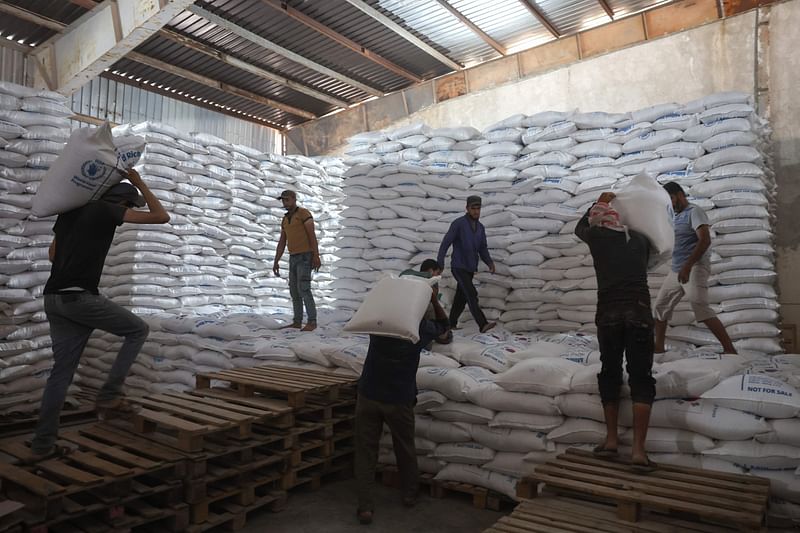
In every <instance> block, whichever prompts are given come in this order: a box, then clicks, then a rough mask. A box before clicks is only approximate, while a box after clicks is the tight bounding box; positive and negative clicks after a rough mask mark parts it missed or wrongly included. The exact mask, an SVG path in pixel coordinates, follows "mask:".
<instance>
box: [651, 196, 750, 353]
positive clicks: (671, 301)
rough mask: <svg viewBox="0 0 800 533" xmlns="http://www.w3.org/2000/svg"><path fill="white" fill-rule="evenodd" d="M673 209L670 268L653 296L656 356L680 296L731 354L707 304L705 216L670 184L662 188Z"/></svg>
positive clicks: (728, 340) (732, 350) (708, 272)
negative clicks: (672, 245)
mask: <svg viewBox="0 0 800 533" xmlns="http://www.w3.org/2000/svg"><path fill="white" fill-rule="evenodd" d="M664 190H665V191H667V193H669V197H670V200H672V208H673V209H674V210H675V218H674V228H675V248H674V250H673V252H672V269H671V270H670V273H669V275H668V276H667V278H666V279H665V280H664V283H663V285H661V290H659V291H658V296H656V303H655V306H654V309H653V314H654V315H655V317H656V327H655V329H656V341H655V343H656V344H655V351H656V353H663V352H665V351H666V346H665V344H664V341H665V337H666V333H667V322H669V319H670V318H672V311H673V310H674V309H675V306H677V305H678V303H679V302H680V301H681V298H683V295H684V294H686V295H687V296H688V298H689V303H690V304H691V305H692V312H693V313H694V318H695V320H697V321H698V322H702V323H703V324H705V325H706V327H707V328H708V329H709V330H711V333H713V334H714V336H715V337H716V338H717V340H719V342H720V344H722V350H723V352H724V353H729V354H735V353H736V348H734V347H733V343H732V342H731V338H730V337H729V336H728V332H727V331H726V330H725V326H723V325H722V322H720V320H719V318H717V314H716V313H715V312H714V310H713V309H711V306H709V305H708V277H709V276H710V275H711V259H710V257H709V255H710V254H709V252H708V248H709V246H711V233H710V230H709V222H708V216H707V215H706V213H705V211H703V210H702V209H701V208H700V207H698V206H696V205H694V204H692V203H690V202H689V200H688V199H687V198H686V193H685V192H684V191H683V188H682V187H681V186H680V185H678V184H677V183H675V182H674V181H671V182H669V183H666V184H665V185H664Z"/></svg>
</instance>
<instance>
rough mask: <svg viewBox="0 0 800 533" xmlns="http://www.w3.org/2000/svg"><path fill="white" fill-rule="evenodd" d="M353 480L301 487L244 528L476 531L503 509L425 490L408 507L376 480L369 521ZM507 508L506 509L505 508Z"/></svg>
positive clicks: (333, 532)
mask: <svg viewBox="0 0 800 533" xmlns="http://www.w3.org/2000/svg"><path fill="white" fill-rule="evenodd" d="M354 488H355V482H354V481H353V480H346V481H338V482H332V483H329V484H326V485H323V486H322V488H320V489H317V490H315V491H311V490H300V491H299V492H292V493H290V494H289V503H288V506H287V508H286V510H285V511H282V512H279V513H270V512H269V511H263V512H259V513H255V514H253V515H252V518H251V519H250V520H248V523H247V526H246V527H245V528H244V529H242V530H240V531H242V532H248V533H257V532H258V533H262V532H264V531H269V532H270V533H322V532H324V533H349V532H360V533H366V532H368V531H375V532H378V531H380V532H381V533H384V532H386V533H391V532H397V533H401V532H402V533H478V532H480V531H483V530H484V529H486V528H487V527H489V526H491V525H492V524H494V523H495V522H496V521H497V519H498V518H500V517H501V516H504V514H505V513H501V512H495V511H489V510H480V509H476V508H474V507H473V506H472V500H471V499H470V498H469V497H468V496H466V495H462V494H451V495H448V496H447V497H445V498H443V499H434V498H431V497H430V496H428V495H426V494H424V491H423V495H422V496H421V497H420V499H419V502H418V503H417V505H416V506H415V507H414V508H412V509H407V508H405V507H403V506H402V505H401V503H400V497H401V496H400V492H399V491H397V490H396V489H392V488H389V487H385V486H382V485H380V484H378V485H376V487H375V489H376V494H375V497H376V505H375V519H374V521H373V522H372V524H371V525H369V526H363V525H361V524H359V523H358V521H357V520H356V515H355V509H356V502H355V496H354ZM509 512H510V510H509Z"/></svg>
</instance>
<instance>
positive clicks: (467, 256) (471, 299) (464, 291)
mask: <svg viewBox="0 0 800 533" xmlns="http://www.w3.org/2000/svg"><path fill="white" fill-rule="evenodd" d="M466 211H467V213H466V215H464V216H463V217H459V218H457V219H456V220H454V221H453V223H452V224H450V229H448V230H447V233H446V234H445V236H444V239H442V244H441V245H440V246H439V254H438V256H437V257H436V261H437V262H438V263H439V267H440V268H441V269H442V270H444V257H445V255H447V250H448V249H449V248H450V246H452V247H453V257H452V258H451V259H450V270H451V271H452V273H453V277H454V278H455V280H456V283H457V284H458V285H457V287H456V294H455V297H454V298H453V304H452V306H451V307H450V327H451V328H453V329H456V327H457V326H458V318H459V317H460V316H461V313H463V312H464V307H465V306H469V311H470V313H472V318H474V319H475V322H476V323H477V324H478V328H480V331H481V333H485V332H486V331H489V330H490V329H492V328H493V327H494V326H495V322H489V321H488V320H487V319H486V315H484V314H483V310H481V307H480V304H479V303H478V291H477V290H475V285H474V283H473V282H472V278H473V277H474V276H475V272H477V271H478V259H481V260H483V262H484V263H486V266H488V267H489V272H491V273H492V274H494V261H492V256H491V255H489V247H488V245H487V243H486V229H485V228H484V227H483V224H481V223H480V222H479V220H478V219H479V218H480V217H481V197H480V196H469V197H467V209H466Z"/></svg>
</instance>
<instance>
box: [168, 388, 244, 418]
mask: <svg viewBox="0 0 800 533" xmlns="http://www.w3.org/2000/svg"><path fill="white" fill-rule="evenodd" d="M153 400H155V401H163V402H166V403H169V404H170V405H177V406H179V407H186V408H190V409H196V410H198V411H200V412H202V413H203V414H205V415H210V416H216V417H218V418H222V419H225V420H231V421H234V422H246V421H248V420H253V418H254V416H253V415H246V414H242V413H239V412H235V411H233V410H232V409H227V408H220V407H218V406H214V405H210V404H209V403H208V402H204V401H201V400H198V399H196V397H194V396H190V395H188V394H182V395H178V394H175V393H171V394H170V393H168V394H158V395H156V396H153ZM229 405H231V404H229Z"/></svg>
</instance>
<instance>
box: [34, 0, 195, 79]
mask: <svg viewBox="0 0 800 533" xmlns="http://www.w3.org/2000/svg"><path fill="white" fill-rule="evenodd" d="M192 1H193V0H159V1H153V0H105V1H104V2H101V3H99V4H97V5H96V6H95V7H94V8H93V9H92V10H91V11H89V12H87V13H85V14H84V15H83V16H81V17H80V18H79V19H78V20H76V21H75V22H73V23H72V24H70V25H69V26H67V27H66V28H63V29H62V30H61V33H60V34H58V35H56V36H54V37H52V38H50V39H48V40H47V41H45V42H44V43H42V44H41V45H39V46H37V47H36V49H35V50H34V52H33V53H32V54H31V57H32V60H33V62H34V63H35V64H36V67H37V69H36V74H35V79H34V85H35V86H37V87H46V88H48V89H50V90H52V91H58V92H60V93H62V94H64V95H70V94H72V93H73V92H75V91H76V90H78V89H80V88H81V87H82V86H83V85H85V84H86V83H87V82H88V81H90V80H92V79H93V78H96V77H97V76H98V75H99V74H100V73H102V72H103V71H105V69H106V68H108V67H110V66H111V65H113V64H114V63H116V62H117V61H119V60H120V59H121V58H122V57H123V56H124V55H125V54H126V53H128V52H129V51H131V50H133V49H134V48H136V47H137V46H139V44H141V43H143V42H144V41H146V40H147V39H148V38H150V36H151V35H153V34H154V33H156V32H157V31H158V30H160V29H161V28H162V27H163V26H164V25H165V24H167V23H168V22H169V21H170V20H172V18H173V17H174V16H175V15H177V14H179V13H181V12H182V11H183V10H184V9H185V8H186V7H188V6H189V5H191V4H192Z"/></svg>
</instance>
